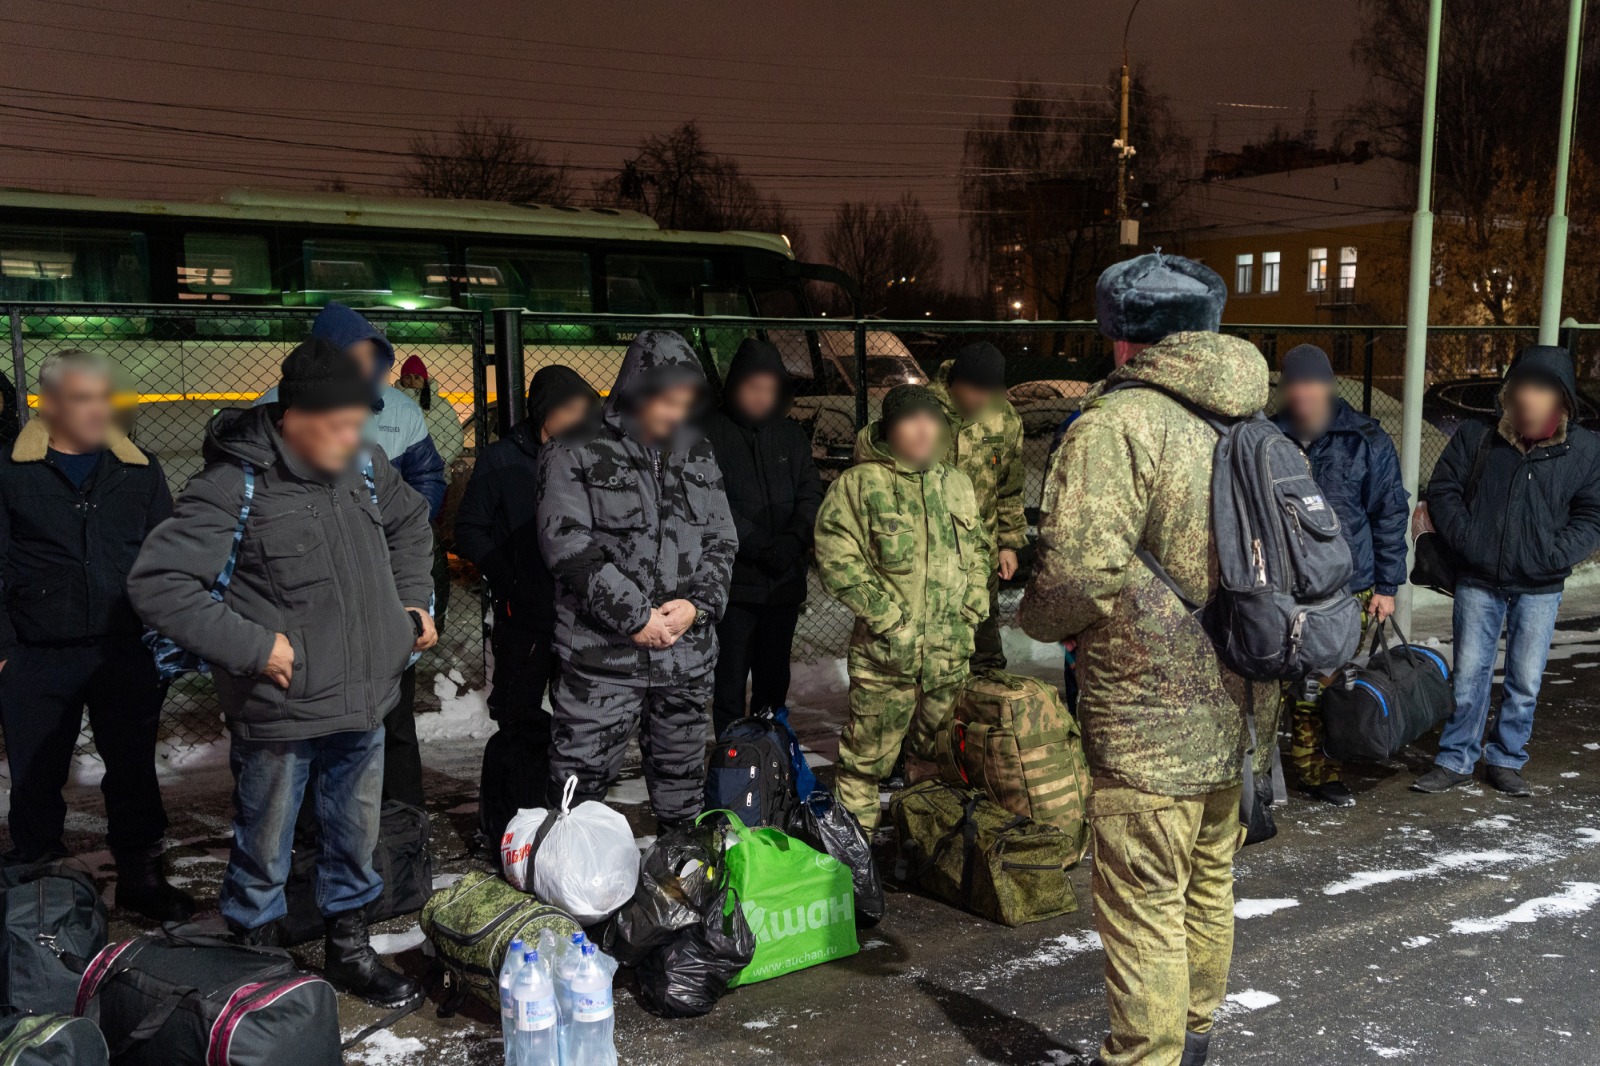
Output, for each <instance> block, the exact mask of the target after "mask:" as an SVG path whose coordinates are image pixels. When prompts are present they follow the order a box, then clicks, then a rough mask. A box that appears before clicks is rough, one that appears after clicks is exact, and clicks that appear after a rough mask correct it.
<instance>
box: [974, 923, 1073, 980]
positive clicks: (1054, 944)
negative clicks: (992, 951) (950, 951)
mask: <svg viewBox="0 0 1600 1066" xmlns="http://www.w3.org/2000/svg"><path fill="white" fill-rule="evenodd" d="M1099 950H1100V934H1099V933H1095V932H1088V933H1082V934H1078V933H1063V934H1061V935H1060V936H1058V937H1052V938H1050V939H1049V940H1045V941H1042V942H1041V943H1040V945H1039V950H1037V951H1035V952H1033V953H1032V954H1030V955H1023V956H1022V957H1020V958H1015V959H1008V960H1007V961H1005V962H1002V963H999V964H997V965H995V966H991V967H989V969H988V970H986V971H984V974H983V976H984V977H986V978H989V979H994V978H999V977H1016V976H1018V975H1019V974H1025V973H1032V972H1033V971H1035V970H1044V969H1049V968H1051V967H1055V966H1064V965H1065V964H1066V963H1067V961H1068V960H1069V959H1073V958H1076V957H1077V956H1079V955H1083V954H1085V953H1087V952H1090V951H1099ZM965 976H972V975H970V974H969V975H965Z"/></svg>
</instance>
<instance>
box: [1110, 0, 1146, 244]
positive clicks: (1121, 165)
mask: <svg viewBox="0 0 1600 1066" xmlns="http://www.w3.org/2000/svg"><path fill="white" fill-rule="evenodd" d="M1141 2H1142V0H1133V6H1132V7H1131V8H1129V9H1128V20H1127V21H1126V22H1124V23H1123V24H1122V115H1121V120H1120V121H1119V123H1118V126H1117V140H1116V143H1115V144H1114V145H1113V146H1112V147H1114V148H1115V149H1116V150H1117V241H1118V243H1120V244H1138V243H1139V223H1138V221H1137V220H1135V219H1130V218H1129V217H1128V158H1129V157H1130V156H1132V155H1134V154H1135V152H1134V148H1133V145H1131V144H1129V143H1128V31H1129V30H1130V29H1132V28H1133V13H1134V12H1135V11H1137V10H1139V4H1140V3H1141Z"/></svg>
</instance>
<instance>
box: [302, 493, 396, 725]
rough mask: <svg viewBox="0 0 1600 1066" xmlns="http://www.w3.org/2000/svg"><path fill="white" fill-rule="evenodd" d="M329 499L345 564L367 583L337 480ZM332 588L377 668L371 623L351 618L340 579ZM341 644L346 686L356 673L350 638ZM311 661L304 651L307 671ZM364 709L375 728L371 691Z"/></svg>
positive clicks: (345, 619)
mask: <svg viewBox="0 0 1600 1066" xmlns="http://www.w3.org/2000/svg"><path fill="white" fill-rule="evenodd" d="M328 501H329V505H330V506H331V507H332V508H333V520H334V523H335V524H336V525H337V526H338V527H339V540H340V541H341V542H342V543H343V544H344V551H345V558H346V559H347V560H348V563H349V566H350V572H351V573H352V574H354V575H356V580H357V581H358V582H360V583H362V584H366V583H367V582H368V580H369V579H370V577H371V573H370V570H371V568H370V566H368V567H363V566H362V565H361V564H360V561H359V560H357V559H356V553H355V548H354V546H353V545H352V544H351V543H350V523H349V522H347V521H346V520H345V514H346V508H344V507H342V506H340V504H339V486H338V483H337V482H335V483H334V484H332V485H329V486H328ZM333 588H334V593H335V595H337V596H338V597H339V616H340V619H341V620H342V621H343V622H344V624H345V626H346V628H347V629H348V627H349V626H352V625H360V628H361V629H362V635H363V636H364V637H365V638H366V645H367V662H368V664H369V665H370V666H373V667H374V668H376V665H377V661H378V659H377V656H376V655H375V654H374V652H373V647H372V626H370V625H365V624H362V623H365V622H366V619H356V618H352V617H351V616H350V605H349V604H348V603H346V602H345V598H344V592H343V591H342V590H341V589H340V587H339V582H337V581H335V582H334V583H333ZM372 602H374V603H376V602H378V601H377V600H373V601H372ZM344 646H345V657H344V676H345V683H346V685H347V686H348V684H349V682H350V679H351V678H352V677H354V676H355V672H354V671H353V670H352V669H351V668H350V667H351V663H350V641H348V640H347V641H345V645H344ZM310 663H311V654H310V652H309V651H308V652H307V653H306V669H307V670H310V668H311V666H310ZM366 709H367V719H368V726H367V727H368V728H369V729H372V728H376V727H377V725H378V723H379V722H380V721H382V719H381V718H379V716H378V715H377V713H376V712H374V711H373V710H372V700H371V693H370V692H369V693H368V699H367V708H366ZM344 710H348V708H344Z"/></svg>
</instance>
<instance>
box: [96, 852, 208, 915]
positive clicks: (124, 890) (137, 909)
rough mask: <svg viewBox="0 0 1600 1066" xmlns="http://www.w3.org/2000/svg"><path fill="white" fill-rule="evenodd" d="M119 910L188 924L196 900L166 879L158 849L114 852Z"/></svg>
mask: <svg viewBox="0 0 1600 1066" xmlns="http://www.w3.org/2000/svg"><path fill="white" fill-rule="evenodd" d="M112 857H113V858H114V859H115V860H116V863H117V895H116V901H117V909H118V910H122V911H133V912H134V913H135V914H142V915H144V916H145V917H146V918H149V919H150V920H151V921H152V922H186V921H188V920H189V919H190V918H191V917H192V916H193V915H194V898H193V897H192V896H190V895H189V893H187V892H184V891H183V890H182V889H179V888H177V887H175V886H174V885H173V884H172V883H171V882H169V881H168V880H167V875H166V871H165V870H164V869H163V863H162V861H161V849H160V848H159V847H154V848H148V849H145V850H142V851H122V852H115V853H113V856H112Z"/></svg>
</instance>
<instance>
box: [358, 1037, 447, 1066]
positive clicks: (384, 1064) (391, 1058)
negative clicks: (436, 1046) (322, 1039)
mask: <svg viewBox="0 0 1600 1066" xmlns="http://www.w3.org/2000/svg"><path fill="white" fill-rule="evenodd" d="M427 1050H428V1048H427V1045H426V1044H424V1043H423V1042H422V1041H420V1040H418V1039H417V1038H416V1037H414V1036H396V1035H395V1034H394V1033H393V1032H391V1031H390V1030H388V1029H379V1030H378V1031H377V1032H376V1033H373V1034H372V1035H371V1036H369V1037H367V1039H365V1040H363V1041H362V1042H361V1043H359V1044H357V1045H356V1046H355V1047H353V1048H351V1049H350V1050H349V1051H346V1052H345V1062H347V1063H351V1064H359V1066H409V1064H410V1063H413V1062H417V1061H419V1060H418V1056H420V1055H422V1053H423V1052H425V1051H427Z"/></svg>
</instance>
